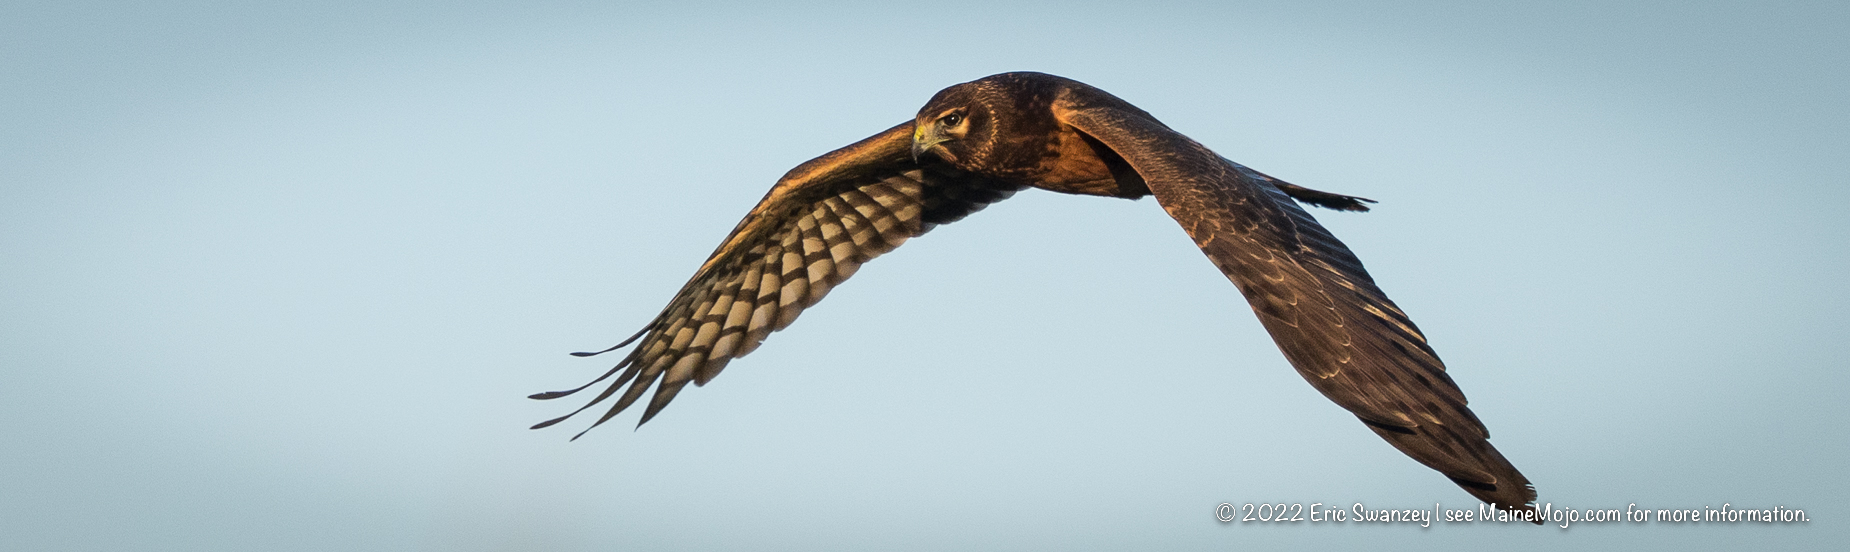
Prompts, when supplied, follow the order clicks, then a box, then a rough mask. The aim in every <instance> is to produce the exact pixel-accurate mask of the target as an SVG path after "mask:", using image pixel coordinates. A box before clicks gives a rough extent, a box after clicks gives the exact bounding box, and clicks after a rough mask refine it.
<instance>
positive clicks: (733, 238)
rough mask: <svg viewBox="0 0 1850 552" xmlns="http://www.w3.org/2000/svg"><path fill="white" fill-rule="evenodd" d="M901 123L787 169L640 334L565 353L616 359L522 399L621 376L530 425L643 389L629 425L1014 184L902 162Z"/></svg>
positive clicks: (630, 397)
mask: <svg viewBox="0 0 1850 552" xmlns="http://www.w3.org/2000/svg"><path fill="white" fill-rule="evenodd" d="M911 128H912V123H910V122H907V123H904V124H901V125H899V126H896V127H893V128H892V129H890V130H888V131H886V132H882V133H880V134H878V135H875V136H873V137H871V138H868V139H867V140H863V141H861V142H859V143H856V144H854V145H851V146H848V147H846V148H842V149H841V150H837V151H835V152H831V153H829V154H828V155H824V156H822V157H820V158H817V159H816V160H814V161H811V162H809V163H805V164H803V165H801V166H798V167H797V168H796V169H793V170H791V171H790V173H789V174H787V175H785V176H784V178H783V179H781V180H779V181H778V183H777V185H776V186H774V187H773V188H772V189H771V192H770V193H769V194H766V195H765V198H764V199H763V200H761V201H760V202H759V203H758V206H757V207H755V208H753V209H752V211H751V213H750V214H748V215H746V217H745V220H743V221H740V223H739V225H738V226H737V227H735V228H734V229H733V231H732V234H731V235H728V236H727V237H726V240H725V241H724V242H723V243H722V244H721V245H720V247H719V248H718V249H717V250H715V251H714V252H713V254H712V255H711V256H710V257H708V259H707V261H706V262H705V263H704V264H702V266H701V267H700V270H699V271H697V272H696V273H695V274H694V276H693V277H692V278H690V279H689V280H688V282H687V284H685V285H683V286H682V288H681V291H680V292H679V293H677V294H675V297H674V299H672V300H670V301H669V302H668V306H667V307H665V308H663V309H662V312H661V314H659V315H657V316H656V317H655V319H654V320H652V321H650V322H649V324H648V326H646V327H645V328H643V330H642V331H641V332H639V333H638V334H637V335H636V336H635V337H631V338H630V339H629V340H626V341H624V342H623V343H619V344H618V345H617V346H616V347H612V348H611V349H606V350H605V351H599V352H598V353H576V354H577V355H579V356H591V355H595V354H599V353H602V352H608V351H610V350H615V349H618V348H621V347H624V346H627V345H629V344H630V343H631V342H634V343H635V345H636V347H635V348H634V349H631V350H630V352H629V354H628V355H626V356H624V357H623V360H621V361H619V362H618V363H617V365H616V366H615V367H613V368H612V369H611V370H610V371H609V372H607V373H605V374H604V375H603V376H602V377H599V378H598V379H596V380H593V381H592V382H591V383H588V384H585V385H584V386H581V387H578V388H576V389H569V390H565V391H554V392H549V393H539V394H535V395H533V396H532V397H533V398H536V399H555V398H559V397H565V396H569V395H572V394H574V393H577V392H579V391H581V390H584V389H586V388H589V387H590V386H592V385H595V384H597V383H598V382H601V381H603V380H605V379H608V378H609V377H610V376H612V375H616V374H621V375H619V376H618V377H617V379H616V380H615V381H613V382H611V383H610V384H609V386H608V387H606V388H605V389H604V390H603V391H602V392H601V393H599V394H598V395H596V396H595V397H593V398H592V399H591V401H590V402H588V403H586V404H585V405H584V406H583V407H580V408H579V409H577V410H574V411H572V412H571V413H570V414H566V415H564V416H560V417H558V418H553V419H551V420H547V421H544V422H541V423H539V424H536V425H534V426H533V427H534V428H535V429H538V428H542V427H547V426H550V425H553V424H556V423H559V422H561V421H564V420H566V419H567V418H570V417H572V416H574V415H576V414H578V413H579V412H582V411H584V410H586V409H589V408H591V407H592V406H595V405H597V404H600V403H602V402H604V401H605V400H607V399H609V398H611V397H612V396H616V397H617V399H616V402H615V403H612V404H611V406H610V407H609V408H607V409H606V410H605V412H604V414H603V415H602V416H600V417H599V418H598V420H597V421H596V422H594V423H592V424H591V427H597V426H598V425H601V424H603V423H604V422H606V421H609V420H610V419H611V418H612V417H615V416H616V415H617V414H619V413H621V412H623V411H624V410H625V409H627V408H629V407H630V405H632V404H634V403H635V402H636V401H637V400H639V399H641V398H642V396H643V395H644V394H645V393H646V392H647V391H648V390H649V389H650V388H651V387H653V388H654V389H655V392H654V395H653V397H652V398H651V399H650V400H649V404H648V406H647V407H646V408H645V409H644V410H643V414H642V418H641V421H639V422H638V425H641V424H642V423H647V422H648V421H649V420H650V419H651V418H654V417H655V415H656V414H657V413H659V412H661V410H662V408H663V407H666V406H668V403H669V402H671V401H673V400H674V397H675V395H676V394H677V393H680V391H681V389H682V388H683V387H686V386H687V384H688V383H693V384H695V385H705V384H706V383H707V382H708V381H712V380H713V378H714V377H716V376H718V375H719V373H720V371H722V370H724V369H725V368H726V364H727V363H728V362H729V361H731V360H732V359H735V358H740V357H743V356H745V355H747V354H750V353H751V352H752V351H753V350H756V349H757V348H758V345H759V344H760V343H762V342H763V341H764V340H765V338H766V337H767V336H769V335H770V334H771V332H774V331H777V330H781V329H784V328H786V327H789V326H790V324H791V323H793V322H795V321H796V319H797V317H798V316H799V315H801V314H802V313H803V311H804V310H805V309H808V308H810V307H812V306H814V305H815V304H816V303H817V302H818V301H821V300H822V298H823V297H824V296H826V295H828V293H829V291H830V290H832V289H834V288H835V286H838V285H840V284H841V283H842V281H844V280H846V279H847V278H848V277H849V276H852V275H854V274H855V272H856V271H858V270H859V269H860V266H861V265H862V264H864V263H866V262H868V261H870V260H872V259H873V258H874V257H878V256H880V255H882V254H884V253H886V252H888V251H892V250H893V249H894V248H897V247H899V246H900V245H901V244H904V243H905V242H906V240H909V239H912V238H914V237H917V236H919V235H922V234H924V233H925V232H927V231H930V230H931V229H932V228H933V227H936V226H937V225H939V224H945V223H949V222H952V221H956V220H958V219H961V218H963V217H964V216H966V215H969V214H970V213H973V212H975V211H977V210H980V209H982V208H983V207H984V206H987V205H988V204H990V203H993V202H996V201H1001V200H1003V199H1006V198H1007V197H1009V196H1010V195H1012V194H1014V193H1015V192H1016V191H1018V190H1020V189H1021V188H1023V187H1024V186H1021V185H1015V184H1006V183H1002V182H999V181H995V180H991V179H986V178H982V177H978V176H973V175H969V174H961V173H958V172H956V171H949V170H946V169H945V168H943V167H933V166H924V165H920V164H918V163H916V162H914V161H913V160H912V159H911V157H910V156H909V155H908V154H907V148H909V147H910V145H911V139H910V132H911ZM626 385H627V387H626ZM619 389H621V390H622V391H623V392H622V394H621V395H617V391H618V390H619ZM589 430H590V428H586V431H589ZM579 435H583V432H580V433H579ZM574 438H576V437H574Z"/></svg>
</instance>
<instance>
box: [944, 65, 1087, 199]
mask: <svg viewBox="0 0 1850 552" xmlns="http://www.w3.org/2000/svg"><path fill="white" fill-rule="evenodd" d="M1067 82H1068V81H1067V80H1066V79H1062V78H1060V77H1055V76H1053V75H1046V74H1042V73H1003V74H1000V75H991V76H988V77H983V78H981V79H977V80H974V81H970V82H966V83H963V84H959V85H956V86H952V87H950V88H946V89H944V90H941V91H939V92H938V94H937V95H935V96H932V98H931V101H930V102H927V103H926V104H925V107H924V108H921V109H919V114H918V116H917V117H916V118H914V119H913V124H914V126H913V128H912V158H913V159H914V160H917V161H925V160H927V159H928V158H931V157H936V158H937V159H939V160H942V161H944V162H945V163H948V164H950V165H951V166H954V167H957V168H959V169H962V170H966V171H970V172H975V173H982V174H989V175H992V176H1009V175H1013V174H1014V173H1017V172H1019V171H1022V170H1027V169H1031V168H1032V167H1037V166H1039V163H1040V157H1041V155H1042V154H1043V152H1044V150H1045V148H1044V147H1043V146H1044V145H1043V144H1039V143H1032V144H1030V143H1026V141H1031V140H1033V139H1038V138H1044V137H1047V136H1050V135H1052V133H1053V131H1054V130H1055V129H1057V127H1058V126H1059V122H1058V121H1055V120H1054V117H1053V111H1052V109H1051V106H1052V104H1053V100H1054V97H1055V96H1056V94H1057V93H1058V92H1059V89H1060V88H1061V87H1062V86H1064V85H1065V84H1066V83H1067ZM1003 137H1017V138H1015V139H1004V138H1003Z"/></svg>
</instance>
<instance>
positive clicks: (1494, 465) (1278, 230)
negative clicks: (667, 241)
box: [533, 73, 1535, 511]
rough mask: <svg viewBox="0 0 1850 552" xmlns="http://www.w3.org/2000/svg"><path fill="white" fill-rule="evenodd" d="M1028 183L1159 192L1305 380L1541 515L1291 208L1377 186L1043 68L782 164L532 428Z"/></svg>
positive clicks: (1471, 481)
mask: <svg viewBox="0 0 1850 552" xmlns="http://www.w3.org/2000/svg"><path fill="white" fill-rule="evenodd" d="M1028 187H1035V188H1041V189H1045V190H1051V191H1055V192H1062V193H1071V194H1086V195H1100V196H1111V197H1122V198H1139V197H1143V196H1146V195H1153V196H1155V197H1156V200H1157V202H1158V203H1160V204H1161V205H1162V207H1163V209H1164V210H1165V211H1167V212H1168V213H1169V215H1170V216H1172V217H1174V218H1175V220H1176V222H1177V223H1180V224H1181V225H1182V229H1183V230H1184V231H1186V232H1187V233H1188V235H1189V237H1191V238H1193V239H1194V240H1195V244H1196V245H1198V246H1200V247H1201V251H1202V252H1203V253H1205V254H1207V257H1208V259H1209V260H1210V261H1212V262H1213V263H1214V265H1215V266H1216V267H1218V268H1220V270H1221V272H1222V273H1224V274H1226V275H1227V278H1228V279H1229V280H1232V281H1233V283H1234V285H1236V286H1237V287H1238V288H1239V289H1240V293H1241V294H1242V295H1244V296H1245V297H1246V300H1247V302H1248V303H1250V304H1251V306H1252V308H1253V312H1254V313H1255V314H1257V315H1258V316H1259V321H1260V322H1261V323H1262V324H1263V325H1264V326H1265V328H1266V331H1268V332H1270V333H1271V335H1272V339H1273V340H1274V341H1275V342H1277V344H1278V348H1279V350H1280V351H1282V352H1283V353H1284V354H1285V358H1286V359H1287V360H1289V361H1290V362H1291V365H1292V366H1293V367H1295V368H1296V369H1297V371H1298V373H1299V374H1300V375H1302V376H1303V377H1304V379H1305V380H1307V381H1309V382H1310V384H1311V386H1312V387H1315V388H1316V389H1317V390H1318V391H1320V392H1322V393H1323V395H1324V396H1325V397H1329V399H1330V400H1331V401H1334V402H1335V403H1336V404H1337V405H1339V406H1341V407H1343V408H1344V409H1347V410H1348V411H1349V412H1351V413H1353V414H1355V416H1356V417H1357V418H1360V419H1361V420H1362V423H1364V424H1366V425H1367V426H1368V428H1369V429H1371V430H1373V431H1374V432H1375V433H1376V434H1377V435H1380V436H1381V437H1382V438H1383V439H1386V440H1387V441H1388V443H1390V444H1392V445H1393V446H1394V447H1395V448H1397V449H1400V451H1401V452H1404V453H1406V454H1407V455H1408V456H1411V457H1413V459H1414V460H1417V461H1419V462H1420V463H1422V464H1425V465H1426V466H1428V467H1431V468H1433V469H1435V470H1438V471H1439V472H1440V473H1442V474H1444V475H1445V476H1446V477H1448V478H1450V479H1451V480H1452V481H1453V482H1455V483H1457V484H1458V485H1459V486H1460V487H1463V488H1464V490H1465V491H1467V492H1469V493H1471V494H1472V495H1473V496H1476V497H1477V498H1479V499H1480V500H1483V501H1485V502H1490V503H1494V504H1496V505H1497V506H1498V507H1500V508H1506V509H1512V510H1531V511H1532V510H1533V507H1532V506H1531V504H1532V503H1533V502H1534V500H1535V490H1534V489H1533V487H1531V486H1530V485H1529V481H1528V479H1526V478H1524V477H1523V476H1522V473H1521V472H1518V471H1517V470H1516V468H1515V466H1512V465H1511V464H1510V463H1509V461H1508V460H1505V459H1504V458H1503V455H1502V454H1501V453H1498V452H1497V449H1496V448H1494V447H1492V446H1491V445H1490V442H1489V437H1490V433H1489V431H1488V430H1486V429H1485V427H1484V424H1483V423H1482V422H1479V421H1478V419H1477V416H1475V415H1473V414H1472V413H1471V410H1470V409H1469V408H1467V407H1466V406H1465V396H1464V393H1463V392H1461V391H1459V389H1458V386H1457V385H1456V384H1454V383H1453V382H1452V379H1451V378H1450V377H1449V376H1447V375H1446V373H1445V365H1444V364H1443V363H1442V362H1440V361H1439V357H1438V355H1437V354H1435V353H1434V352H1433V350H1432V348H1431V347H1429V346H1427V344H1426V338H1425V336H1424V335H1422V334H1421V333H1420V331H1419V329H1418V328H1417V327H1415V326H1414V325H1413V321H1412V320H1410V319H1408V318H1407V315H1406V313H1404V312H1402V311H1401V310H1400V308H1399V307H1397V306H1395V305H1394V302H1393V301H1390V300H1388V298H1387V295H1386V294H1384V293H1382V291H1381V290H1380V288H1377V287H1375V284H1374V280H1372V279H1370V278H1369V276H1368V272H1367V271H1366V270H1364V269H1363V268H1362V263H1361V261H1359V260H1357V259H1356V257H1355V254H1354V253H1351V252H1350V251H1349V249H1348V248H1347V247H1345V246H1344V245H1343V244H1342V242H1340V241H1337V239H1336V238H1335V237H1334V236H1331V235H1330V233H1329V231H1327V230H1324V228H1323V227H1322V226H1320V225H1318V224H1317V221H1316V219H1313V218H1311V216H1310V214H1309V213H1306V212H1305V211H1304V210H1303V209H1302V208H1300V207H1299V206H1298V203H1297V202H1300V201H1301V202H1304V203H1309V204H1312V205H1317V206H1321V207H1327V208H1331V209H1338V210H1349V211H1366V210H1368V207H1367V206H1366V205H1364V202H1369V203H1372V202H1371V201H1369V200H1366V199H1362V198H1357V197H1351V196H1345V195H1340V194H1332V193H1327V192H1320V191H1316V190H1311V189H1308V188H1302V187H1299V186H1294V185H1291V184H1288V183H1285V182H1283V181H1279V180H1277V179H1274V178H1272V177H1269V176H1266V175H1264V174H1261V173H1259V172H1258V171H1254V170H1252V169H1249V168H1246V167H1244V166H1241V165H1240V164H1238V163H1234V162H1232V161H1229V160H1227V159H1226V158H1223V157H1221V156H1220V155H1218V154H1216V153H1214V152H1213V151H1210V150H1209V149H1208V148H1207V147H1205V146H1202V145H1201V144H1199V143H1197V142H1195V141H1194V140H1190V139H1189V138H1188V137H1186V136H1183V135H1181V134H1180V133H1177V132H1175V131H1174V130H1171V129H1169V127H1167V126H1164V125H1163V124H1162V123H1160V122H1158V121H1157V120H1156V118H1155V117H1152V116H1150V114H1148V113H1145V112H1144V111H1143V110H1141V109H1138V108H1136V107H1134V106H1132V105H1130V104H1129V103H1126V102H1125V101H1123V100H1120V99H1118V98H1117V97H1115V96H1112V95H1111V94H1108V93H1106V92H1105V91H1103V90H1099V89H1097V88H1093V87H1091V86H1088V85H1086V84H1084V83H1080V82H1077V81H1073V80H1070V79H1065V78H1061V77H1056V76H1052V75H1046V74H1041V73H1004V74H1000V75H993V76H990V77H985V78H982V79H979V80H975V81H971V82H967V83H964V84H959V85H956V86H952V87H950V88H946V89H944V90H943V91H940V92H938V94H937V95H936V96H933V97H932V99H931V101H930V102H928V103H927V104H926V105H925V107H924V108H923V109H920V110H919V112H918V115H917V116H915V117H914V118H913V120H911V121H907V122H905V123H901V124H899V125H897V126H894V127H893V128H890V129H887V130H886V131H884V132H881V133H879V134H876V135H874V136H872V137H870V138H867V139H865V140H861V141H860V142H856V143H854V144H851V145H849V146H848V147H845V148H842V149H839V150H835V151H833V152H829V153H828V154H826V155H823V156H822V157H818V158H816V159H814V160H811V161H809V162H807V163H804V164H802V165H798V166H797V167H796V168H795V169H791V170H790V172H789V173H787V174H785V175H784V177H783V178H781V179H779V180H778V181H777V184H776V185H775V186H772V187H771V191H770V193H768V194H765V197H764V199H763V200H761V201H759V202H758V206H757V207H754V208H753V209H752V210H751V212H750V213H747V214H746V215H745V220H742V221H740V222H739V225H738V227H736V228H734V229H733V230H732V233H731V234H730V235H728V236H727V237H726V239H725V241H724V242H723V243H721V244H720V246H719V248H718V249H716V250H714V251H713V255H712V256H710V257H708V258H707V261H706V262H705V263H703V264H702V265H701V266H700V269H699V270H697V271H695V272H694V276H693V277H692V278H690V279H688V281H687V283H686V284H685V285H683V286H682V287H681V290H680V292H678V293H676V294H675V296H674V299H673V300H671V301H669V303H668V306H667V307H666V308H664V309H662V312H661V313H660V314H658V315H656V317H655V319H654V320H653V321H651V322H650V323H649V324H648V326H647V327H645V328H643V329H642V331H640V332H638V333H637V334H636V335H634V336H631V337H630V338H629V339H626V340H624V341H623V342H622V343H619V344H618V345H617V346H615V347H611V348H610V349H606V350H605V351H600V353H601V352H608V351H610V350H616V349H619V348H622V347H624V346H627V345H630V344H632V343H633V344H635V348H634V349H631V350H630V351H629V354H628V355H626V356H624V357H623V360H622V361H621V362H618V363H617V365H616V366H615V367H613V368H611V369H610V370H609V371H608V372H605V373H604V375H602V376H600V377H598V378H597V379H595V380H592V381H591V382H590V383H587V384H585V385H583V386H580V387H578V388H575V389H571V390H567V391H555V392H550V393H540V394H536V395H533V398H536V399H554V398H559V397H564V396H567V395H571V394H573V393H576V392H578V391H582V390H584V389H587V388H589V387H591V386H593V385H595V384H597V383H599V382H602V381H604V380H606V379H609V378H610V377H611V376H616V379H615V380H614V381H611V382H610V383H609V384H608V385H607V386H606V387H605V388H604V389H603V391H602V392H600V393H598V395H597V396H596V397H595V398H593V399H592V400H591V401H590V402H588V403H586V404H585V405H584V406H582V407H580V408H579V409H578V410H575V411H573V412H572V413H571V414H567V415H565V416H561V417H558V418H554V419H552V420H547V421H545V422H541V423H540V424H538V425H535V426H534V428H535V429H538V428H542V427H547V426H550V425H553V424H555V423H558V422H560V421H563V420H565V419H566V418H569V417H571V416H572V415H574V414H577V413H579V412H582V411H584V410H585V409H588V408H591V407H592V406H594V405H598V404H602V403H603V402H605V401H606V400H609V399H611V397H613V396H614V397H616V400H615V402H614V403H612V404H611V405H610V407H609V408H607V409H606V410H605V411H604V413H603V415H602V416H601V417H600V418H598V420H597V421H596V422H595V423H593V424H592V425H591V427H596V426H597V425H599V424H602V423H604V422H605V421H607V420H609V419H610V418H611V417H613V416H616V415H617V414H618V413H620V412H622V411H623V410H624V409H626V408H628V407H629V406H630V405H631V404H634V403H635V402H636V401H637V400H638V399H640V398H641V397H642V396H643V395H644V394H646V393H647V392H648V391H649V389H650V388H651V387H653V388H654V390H655V391H654V393H653V395H652V396H651V397H650V399H649V403H648V406H647V408H645V409H644V411H643V414H642V419H641V422H639V423H638V425H640V424H641V423H644V422H648V421H649V419H650V418H653V417H655V415H656V414H657V413H659V412H661V410H662V408H663V407H665V406H667V405H668V403H669V402H670V401H672V400H673V399H674V396H675V394H677V393H679V392H680V391H681V389H682V388H684V387H686V386H687V384H688V383H693V384H695V385H702V384H705V383H706V382H707V381H709V380H711V379H713V377H714V376H717V375H718V374H719V372H720V371H721V370H722V369H724V368H725V367H726V364H727V363H728V362H730V361H731V360H732V359H735V358H739V357H743V356H745V355H746V354H748V353H750V352H751V351H752V350H754V349H756V348H758V345H759V344H760V343H762V342H763V341H764V339H765V337H766V336H767V335H769V334H770V333H771V332H773V331H776V330H780V329H783V328H784V327H786V326H789V325H790V323H791V322H793V321H795V320H796V318H797V316H798V315H799V314H801V313H802V312H803V309H805V308H808V307H809V306H811V305H814V304H815V303H816V302H817V301H819V300H821V299H822V297H823V296H824V295H826V294H828V292H829V290H830V289H831V288H833V287H834V286H836V285H839V284H841V282H842V281H843V280H846V279H847V278H848V277H849V276H852V275H853V274H854V272H855V270H856V269H857V268H859V267H860V265H861V264H862V263H865V262H867V261H869V260H872V259H873V258H874V257H877V256H879V255H881V254H884V253H886V252H888V251H892V250H893V248H896V247H899V245H900V244H902V243H905V241H906V240H908V239H911V238H913V237H915V236H918V235H920V234H924V233H925V232H927V231H929V230H931V228H932V227H934V226H936V225H939V224H944V223H948V222H953V221H956V220H958V219H961V218H963V217H964V216H966V215H969V214H970V213H973V212H975V211H977V210H980V209H982V208H983V207H984V206H986V205H988V204H990V203H994V202H996V201H1000V200H1002V199H1005V198H1007V197H1009V196H1010V195H1011V194H1014V193H1015V192H1016V191H1019V190H1021V189H1024V188H1028ZM575 354H577V355H579V356H590V355H594V354H598V353H575ZM619 392H621V394H620V395H619V394H618V393H619ZM589 430H590V428H586V430H585V431H589ZM579 435H583V432H580V433H579ZM574 438H576V437H574Z"/></svg>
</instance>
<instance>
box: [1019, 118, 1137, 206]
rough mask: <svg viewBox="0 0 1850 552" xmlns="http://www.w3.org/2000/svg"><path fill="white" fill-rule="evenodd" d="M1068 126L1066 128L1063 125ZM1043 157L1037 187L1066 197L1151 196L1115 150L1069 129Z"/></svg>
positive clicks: (1055, 136) (1060, 133)
mask: <svg viewBox="0 0 1850 552" xmlns="http://www.w3.org/2000/svg"><path fill="white" fill-rule="evenodd" d="M1062 126H1064V125H1062ZM1046 147H1047V149H1046V151H1045V153H1044V154H1043V155H1042V156H1041V163H1040V171H1039V172H1040V175H1039V176H1038V177H1037V178H1035V179H1034V180H1035V181H1034V183H1033V184H1034V186H1035V187H1037V188H1041V189H1044V190H1049V191H1055V192H1060V193H1063V194H1083V195H1100V196H1111V197H1124V198H1139V197H1143V196H1146V195H1149V194H1150V188H1149V187H1148V186H1145V185H1144V182H1143V178H1142V177H1141V176H1139V175H1138V174H1137V171H1136V170H1134V169H1132V168H1131V166H1130V164H1129V163H1126V162H1125V161H1124V158H1123V157H1119V156H1118V154H1117V153H1116V152H1113V151H1111V148H1108V147H1106V146H1105V145H1104V144H1103V143H1101V142H1099V141H1098V140H1095V139H1093V138H1092V137H1090V136H1086V135H1085V134H1084V133H1081V132H1079V131H1078V130H1075V129H1073V128H1072V127H1065V128H1062V129H1060V130H1059V131H1058V132H1055V133H1054V134H1053V136H1052V139H1050V140H1048V142H1047V146H1046Z"/></svg>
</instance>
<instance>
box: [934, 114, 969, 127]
mask: <svg viewBox="0 0 1850 552" xmlns="http://www.w3.org/2000/svg"><path fill="white" fill-rule="evenodd" d="M938 122H940V123H943V124H944V126H947V127H954V126H957V123H961V122H964V114H962V113H952V114H950V115H945V116H944V118H943V119H938Z"/></svg>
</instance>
